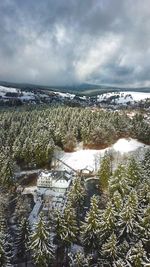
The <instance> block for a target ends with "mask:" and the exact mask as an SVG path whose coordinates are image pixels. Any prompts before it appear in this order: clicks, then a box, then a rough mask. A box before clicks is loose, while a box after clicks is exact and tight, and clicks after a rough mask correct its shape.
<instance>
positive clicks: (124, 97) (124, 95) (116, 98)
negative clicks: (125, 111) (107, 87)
mask: <svg viewBox="0 0 150 267" xmlns="http://www.w3.org/2000/svg"><path fill="white" fill-rule="evenodd" d="M147 98H150V93H144V92H132V91H128V92H111V93H105V94H101V95H98V96H97V100H98V102H102V101H105V100H108V99H110V101H111V102H112V103H116V104H126V103H128V102H131V103H134V102H135V101H140V100H144V99H147Z"/></svg>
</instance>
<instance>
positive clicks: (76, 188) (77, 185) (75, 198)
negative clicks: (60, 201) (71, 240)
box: [68, 177, 86, 227]
mask: <svg viewBox="0 0 150 267" xmlns="http://www.w3.org/2000/svg"><path fill="white" fill-rule="evenodd" d="M85 195H86V191H85V188H84V185H83V184H82V182H81V178H80V177H77V178H76V179H75V180H74V181H73V185H72V187H71V189H70V191H69V193H68V199H69V201H70V202H71V203H72V206H73V207H74V209H75V211H76V215H77V222H78V227H79V221H80V219H81V215H82V212H83V203H84V200H85Z"/></svg>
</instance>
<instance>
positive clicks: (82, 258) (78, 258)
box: [69, 252, 91, 267]
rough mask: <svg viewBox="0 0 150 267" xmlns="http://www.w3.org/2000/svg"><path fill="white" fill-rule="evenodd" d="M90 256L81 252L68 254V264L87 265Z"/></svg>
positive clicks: (87, 266) (83, 266)
mask: <svg viewBox="0 0 150 267" xmlns="http://www.w3.org/2000/svg"><path fill="white" fill-rule="evenodd" d="M90 261H91V257H90V256H86V255H85V254H84V253H82V252H77V253H76V254H72V253H70V254H69V262H70V264H69V266H70V267H89V266H90Z"/></svg>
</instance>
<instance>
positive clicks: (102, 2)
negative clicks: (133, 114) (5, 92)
mask: <svg viewBox="0 0 150 267" xmlns="http://www.w3.org/2000/svg"><path fill="white" fill-rule="evenodd" d="M0 80H5V81H13V82H29V83H36V84H38V83H39V84H45V85H65V84H74V83H83V82H90V83H96V84H112V85H118V86H127V85H131V86H149V85H150V0H2V1H0Z"/></svg>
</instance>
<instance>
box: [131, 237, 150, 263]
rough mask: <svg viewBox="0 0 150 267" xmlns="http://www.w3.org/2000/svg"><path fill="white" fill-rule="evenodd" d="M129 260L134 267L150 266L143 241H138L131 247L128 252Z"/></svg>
mask: <svg viewBox="0 0 150 267" xmlns="http://www.w3.org/2000/svg"><path fill="white" fill-rule="evenodd" d="M127 261H128V264H129V266H133V267H145V266H150V260H149V259H148V258H147V255H146V252H145V250H144V248H143V245H142V242H141V241H140V242H138V243H137V244H136V245H135V246H133V247H131V249H130V250H129V252H128V253H127Z"/></svg>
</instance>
